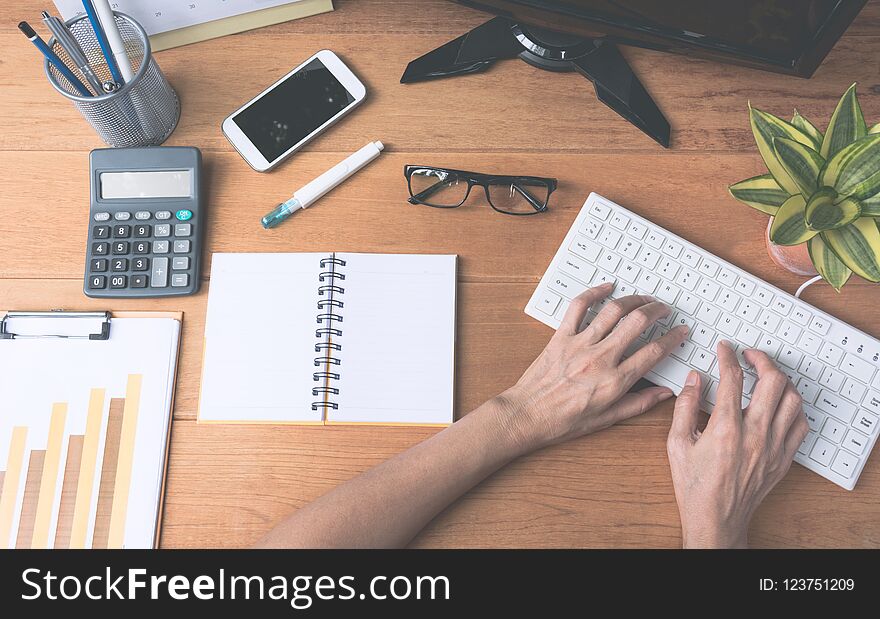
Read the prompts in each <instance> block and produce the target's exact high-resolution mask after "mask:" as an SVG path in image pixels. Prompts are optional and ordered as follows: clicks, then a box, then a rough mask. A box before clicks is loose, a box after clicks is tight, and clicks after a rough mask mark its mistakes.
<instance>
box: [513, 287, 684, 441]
mask: <svg viewBox="0 0 880 619" xmlns="http://www.w3.org/2000/svg"><path fill="white" fill-rule="evenodd" d="M612 289H613V286H612V285H611V284H604V285H602V286H598V287H596V288H591V289H588V290H586V291H584V292H583V293H582V294H580V295H579V296H577V297H576V298H574V299H572V301H571V305H570V306H569V308H568V311H567V312H566V314H565V317H564V318H563V320H562V324H561V325H560V326H559V329H557V331H556V333H555V335H554V336H553V337H552V338H551V339H550V342H549V343H548V344H547V347H546V348H545V349H544V350H543V352H542V353H541V354H540V355H539V356H538V358H537V359H536V360H535V361H534V363H532V365H531V366H530V367H529V369H528V370H526V372H525V374H523V376H522V378H520V379H519V381H518V382H517V383H516V385H515V386H514V387H511V388H510V389H508V390H507V391H505V392H504V393H503V394H501V395H500V396H499V397H498V400H499V401H500V403H501V404H502V406H503V407H505V408H508V409H512V411H511V412H510V414H506V415H505V416H504V420H505V423H507V424H508V425H509V429H510V430H511V431H512V432H514V434H515V436H516V437H517V438H518V442H519V444H520V445H521V447H522V450H523V451H530V450H532V449H536V448H538V447H542V446H544V445H549V444H553V443H558V442H561V441H565V440H568V439H572V438H576V437H578V436H582V435H584V434H590V433H592V432H596V431H597V430H601V429H603V428H607V427H608V426H610V425H613V424H615V423H617V422H618V421H621V420H623V419H627V418H629V417H633V416H635V415H639V414H641V413H644V412H645V411H647V410H648V409H650V408H651V407H653V406H654V405H655V404H657V403H658V402H661V401H663V400H666V399H668V398H670V397H671V396H672V395H673V394H672V391H670V390H669V389H667V388H665V387H650V388H648V389H644V390H642V391H639V392H638V393H627V391H628V390H629V388H630V387H632V385H633V384H634V383H635V382H636V381H637V380H638V379H640V378H642V377H643V376H644V375H645V374H646V373H647V372H648V370H650V369H651V368H652V367H654V366H655V365H656V364H657V363H659V362H660V361H662V360H663V359H664V358H665V357H666V356H667V355H668V354H669V353H670V352H672V350H673V349H674V348H675V347H676V346H678V345H679V344H680V343H681V342H682V341H683V340H684V339H685V337H686V336H687V327H685V326H680V327H676V328H675V329H672V330H671V331H669V333H666V334H665V335H663V337H661V338H659V339H657V340H655V341H653V342H650V343H648V344H645V345H644V346H642V348H641V349H639V350H638V351H637V352H636V353H635V354H633V355H632V356H631V357H629V358H628V359H626V360H622V359H621V358H622V356H623V354H624V352H625V351H626V349H627V348H628V347H629V346H630V345H631V344H632V343H633V342H635V341H636V340H637V339H638V337H639V335H640V334H641V333H642V332H643V331H645V330H646V329H648V328H649V327H651V326H652V325H653V324H654V323H655V322H656V321H657V320H659V319H661V318H664V317H665V316H668V315H669V312H670V309H669V308H668V307H667V306H666V305H664V304H663V303H660V302H658V301H656V300H655V299H653V298H652V297H647V296H639V295H634V296H627V297H622V298H620V299H616V300H613V301H610V302H608V303H607V304H606V305H605V307H604V308H602V310H601V311H600V312H599V314H598V315H597V316H596V317H595V318H594V319H593V320H592V322H591V323H590V325H589V326H588V327H586V328H585V329H584V330H583V331H580V332H579V330H578V329H579V327H580V326H581V324H582V323H583V320H584V317H585V316H586V313H587V310H588V309H589V308H590V307H591V306H592V305H593V304H594V303H596V302H597V301H600V300H601V299H603V298H605V297H607V296H608V295H609V294H610V293H611V291H612ZM618 323H619V324H618Z"/></svg>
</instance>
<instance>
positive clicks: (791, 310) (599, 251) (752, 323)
mask: <svg viewBox="0 0 880 619" xmlns="http://www.w3.org/2000/svg"><path fill="white" fill-rule="evenodd" d="M608 281H611V282H616V286H615V289H614V292H613V293H612V294H611V297H609V298H612V299H613V298H619V297H623V296H626V295H631V294H650V295H653V296H654V297H656V298H657V299H659V300H661V301H663V302H664V303H666V304H668V305H669V306H670V307H672V309H673V311H672V313H671V314H670V316H668V317H667V318H666V319H664V320H663V321H661V322H660V323H659V324H658V325H656V326H654V327H652V328H651V329H649V330H648V331H647V332H645V333H643V334H642V337H641V343H645V342H648V341H651V340H654V339H657V338H659V337H660V336H661V335H663V334H664V333H665V332H666V331H668V330H669V329H671V328H673V327H675V326H677V325H682V324H686V325H688V327H690V335H689V337H688V339H687V340H686V341H685V342H683V343H682V344H681V346H680V347H679V348H678V349H676V351H675V352H673V353H672V355H671V356H670V357H669V358H667V359H666V360H664V361H663V362H661V363H660V364H659V365H658V366H657V367H656V368H655V369H654V371H653V372H651V373H650V374H648V376H647V378H648V380H650V381H651V382H653V383H656V384H658V385H662V386H665V387H669V388H671V389H672V390H673V391H675V393H676V394H678V393H679V392H680V391H681V388H682V386H683V385H684V381H685V377H686V376H687V373H688V372H689V371H690V370H691V369H696V370H698V371H699V372H701V373H702V374H703V376H704V377H705V378H706V380H704V392H703V402H702V409H703V410H704V411H706V412H711V409H712V406H713V405H714V403H715V394H716V392H717V389H718V377H719V374H718V364H717V362H716V359H715V346H716V343H717V341H718V340H719V339H726V340H729V341H731V342H734V343H735V344H736V345H737V349H738V351H741V350H743V349H746V348H757V349H759V350H763V351H764V352H766V353H767V354H768V355H769V356H770V357H771V358H772V359H775V360H776V363H777V365H779V367H780V368H782V369H783V370H784V371H785V372H786V373H787V374H788V376H789V378H790V379H791V380H792V382H793V383H794V384H795V386H796V387H797V389H798V391H799V392H800V394H801V395H802V396H803V399H804V410H805V412H806V415H807V420H808V421H809V424H810V433H809V434H808V435H807V438H806V439H804V442H803V444H802V445H801V446H800V449H799V450H798V453H797V455H796V456H795V461H796V462H799V463H800V464H802V465H804V466H805V467H807V468H808V469H810V470H812V471H815V472H816V473H819V474H820V475H822V476H823V477H826V478H828V479H830V480H831V481H833V482H834V483H836V484H838V485H840V486H842V487H844V488H846V489H847V490H852V489H853V487H854V486H855V485H856V481H857V480H858V478H859V475H860V474H861V472H862V468H863V467H864V465H865V461H866V460H867V459H868V454H870V453H871V449H872V448H873V447H874V443H875V442H876V440H877V435H878V429H877V428H878V422H880V372H878V368H880V341H878V340H877V339H876V338H873V337H871V336H870V335H867V334H865V333H863V332H861V331H859V330H857V329H854V328H853V327H851V326H849V325H847V324H846V323H844V322H841V321H840V320H838V319H836V318H834V317H833V316H829V315H828V314H826V313H824V312H822V311H820V310H818V309H816V308H815V307H813V306H811V305H809V304H807V303H804V302H803V301H801V300H799V299H796V298H795V297H794V296H792V295H790V294H788V293H787V292H784V291H782V290H780V289H778V288H775V287H773V286H771V285H770V284H768V283H766V282H764V281H762V280H761V279H759V278H757V277H755V276H754V275H751V274H749V273H747V272H745V271H743V270H742V269H740V268H738V267H736V266H734V265H732V264H730V263H729V262H725V261H724V260H721V259H720V258H718V257H716V256H714V255H712V254H710V253H709V252H707V251H705V250H704V249H700V248H699V247H697V246H696V245H693V244H692V243H689V242H688V241H686V240H684V239H682V238H681V237H678V236H676V235H674V234H672V233H670V232H669V231H667V230H664V229H663V228H660V227H658V226H657V225H655V224H653V223H651V222H649V221H648V220H646V219H644V218H642V217H639V216H638V215H636V214H635V213H632V212H631V211H628V210H626V209H625V208H623V207H622V206H619V205H617V204H615V203H614V202H611V201H610V200H607V199H605V198H603V197H602V196H599V195H597V194H595V193H593V194H590V197H589V198H587V201H586V203H585V204H584V206H583V208H582V209H581V211H580V213H579V214H578V216H577V219H575V222H574V224H573V225H572V227H571V229H570V230H569V231H568V234H567V235H566V237H565V241H563V243H562V246H561V247H560V248H559V251H557V252H556V256H554V258H553V261H552V262H551V263H550V266H549V267H548V269H547V272H546V273H544V277H542V278H541V283H540V284H538V288H537V289H536V290H535V293H534V294H533V295H532V298H531V299H530V300H529V303H528V305H527V306H526V310H525V311H526V313H527V314H528V315H529V316H532V317H534V318H537V319H538V320H540V321H541V322H543V323H545V324H547V325H549V326H551V327H553V328H554V329H555V328H557V327H558V326H559V323H560V322H561V320H562V316H563V315H564V314H565V311H566V310H567V309H568V304H569V301H570V299H572V298H573V297H575V296H576V295H577V294H579V293H580V292H582V291H583V290H584V289H586V288H587V287H588V286H597V285H599V284H602V283H604V282H608ZM606 302H607V300H606V301H604V302H603V303H600V304H598V305H597V306H595V307H594V308H592V309H591V311H590V317H593V316H595V314H596V312H598V311H599V310H600V309H601V307H602V305H604V303H606ZM636 348H637V347H636ZM743 367H744V370H745V372H744V377H745V378H744V381H743V382H744V385H743V388H744V397H743V406H744V407H745V405H746V404H748V402H749V398H750V396H751V394H752V390H753V388H754V386H755V381H756V376H755V374H754V369H753V368H751V367H750V366H748V365H747V364H745V363H744V362H743Z"/></svg>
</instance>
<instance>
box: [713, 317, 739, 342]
mask: <svg viewBox="0 0 880 619" xmlns="http://www.w3.org/2000/svg"><path fill="white" fill-rule="evenodd" d="M741 324H742V323H741V322H740V321H739V319H737V318H734V317H733V316H731V315H730V314H724V315H723V316H722V317H721V320H719V321H718V324H717V325H716V326H717V327H718V330H719V331H720V332H721V333H723V334H724V335H726V336H728V337H733V336H734V335H735V334H736V332H737V330H738V329H739V326H740V325H741Z"/></svg>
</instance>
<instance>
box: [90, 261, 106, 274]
mask: <svg viewBox="0 0 880 619" xmlns="http://www.w3.org/2000/svg"><path fill="white" fill-rule="evenodd" d="M89 270H90V271H93V272H94V273H103V272H104V271H106V270H107V259H106V258H93V259H92V262H91V264H90V267H89Z"/></svg>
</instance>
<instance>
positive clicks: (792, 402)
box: [771, 382, 807, 443]
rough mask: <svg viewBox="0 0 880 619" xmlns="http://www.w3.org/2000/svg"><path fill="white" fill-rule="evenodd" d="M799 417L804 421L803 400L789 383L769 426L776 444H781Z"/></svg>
mask: <svg viewBox="0 0 880 619" xmlns="http://www.w3.org/2000/svg"><path fill="white" fill-rule="evenodd" d="M799 417H803V419H804V421H806V419H807V418H806V416H805V415H804V400H803V398H802V397H801V394H800V393H798V391H797V389H795V388H794V385H792V384H791V383H790V382H789V383H788V386H787V387H786V388H785V389H784V390H783V393H782V396H781V397H780V401H779V406H778V408H777V410H776V415H775V416H774V417H773V424H772V426H771V432H772V434H773V437H774V439H775V440H776V441H778V443H781V442H782V441H783V440H784V439H785V437H786V436H788V434H789V432H790V431H791V428H792V426H794V424H795V423H796V422H797V420H798V418H799Z"/></svg>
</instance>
